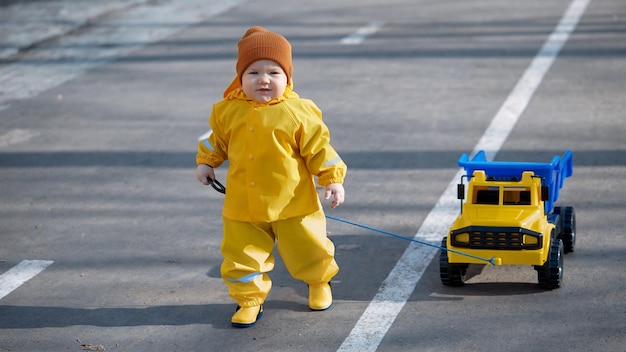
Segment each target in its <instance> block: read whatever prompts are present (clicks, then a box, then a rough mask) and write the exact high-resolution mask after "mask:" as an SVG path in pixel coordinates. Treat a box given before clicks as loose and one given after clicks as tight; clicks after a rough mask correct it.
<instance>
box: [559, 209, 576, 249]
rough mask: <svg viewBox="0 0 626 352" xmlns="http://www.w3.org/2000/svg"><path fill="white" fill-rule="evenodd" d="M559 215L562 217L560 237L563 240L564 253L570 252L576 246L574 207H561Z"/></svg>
mask: <svg viewBox="0 0 626 352" xmlns="http://www.w3.org/2000/svg"><path fill="white" fill-rule="evenodd" d="M561 217H562V219H563V222H562V224H563V233H562V235H561V239H562V240H563V247H564V250H565V253H570V252H573V251H574V247H575V246H576V213H575V212H574V207H564V208H563V209H561Z"/></svg>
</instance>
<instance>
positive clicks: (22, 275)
mask: <svg viewBox="0 0 626 352" xmlns="http://www.w3.org/2000/svg"><path fill="white" fill-rule="evenodd" d="M52 263H53V262H52V261H51V260H22V261H21V262H20V263H19V264H17V265H16V266H14V267H12V268H11V269H9V271H7V272H6V273H4V274H2V275H0V299H2V298H4V297H5V296H6V295H8V294H9V293H11V292H13V291H14V290H15V289H17V288H18V287H20V286H21V285H22V284H23V283H25V282H26V281H28V280H30V279H32V278H33V277H35V276H37V274H39V273H40V272H42V271H43V270H44V269H45V268H47V267H48V266H49V265H50V264H52Z"/></svg>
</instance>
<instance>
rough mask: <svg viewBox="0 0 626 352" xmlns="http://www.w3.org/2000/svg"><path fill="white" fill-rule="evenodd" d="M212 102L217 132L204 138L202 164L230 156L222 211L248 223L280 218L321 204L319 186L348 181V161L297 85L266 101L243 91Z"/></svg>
mask: <svg viewBox="0 0 626 352" xmlns="http://www.w3.org/2000/svg"><path fill="white" fill-rule="evenodd" d="M225 95H226V96H225V99H224V100H222V101H221V102H219V103H217V104H215V105H214V106H213V110H212V112H211V116H210V118H209V125H210V126H211V129H212V133H211V135H210V136H209V137H208V138H207V139H206V140H202V141H200V142H199V143H198V154H197V155H196V163H197V164H207V165H210V166H212V167H218V166H220V165H221V164H222V163H223V162H224V161H225V160H228V161H229V167H228V175H227V178H226V185H227V189H228V191H227V192H226V198H225V200H224V208H223V212H222V215H223V216H224V217H226V218H229V219H232V220H236V221H243V222H273V221H276V220H283V219H288V218H293V217H296V216H302V215H306V214H310V213H313V212H315V211H317V210H320V209H321V208H322V206H321V203H320V200H319V196H318V194H317V190H316V188H315V183H314V176H317V177H318V184H319V185H320V186H326V185H328V184H331V183H343V181H344V178H345V175H346V171H347V166H346V164H345V163H344V162H343V161H342V160H341V158H340V156H339V155H338V154H337V152H336V151H335V150H334V149H333V147H332V146H331V145H330V132H329V130H328V128H327V127H326V125H325V124H324V123H323V122H322V113H321V111H320V110H319V108H318V107H317V106H316V105H315V103H313V102H312V101H311V100H308V99H303V98H300V97H299V96H298V94H296V93H295V92H294V91H293V90H292V88H291V85H289V86H288V87H287V89H286V90H285V93H284V94H283V95H282V96H281V97H280V98H278V99H275V100H272V101H270V102H269V103H266V104H261V103H258V102H256V101H254V100H253V99H251V98H249V97H248V96H247V95H245V94H244V93H243V91H242V90H240V89H236V90H232V91H230V92H228V91H227V92H226V93H225Z"/></svg>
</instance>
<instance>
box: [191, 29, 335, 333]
mask: <svg viewBox="0 0 626 352" xmlns="http://www.w3.org/2000/svg"><path fill="white" fill-rule="evenodd" d="M238 49H239V51H238V59H237V64H236V71H237V77H235V79H234V80H233V82H232V83H231V84H230V86H229V87H228V88H227V89H226V91H225V92H224V99H223V100H222V101H221V102H218V103H216V104H215V105H214V106H213V110H212V112H211V116H210V118H209V124H210V126H211V130H212V133H211V134H210V135H209V137H208V138H207V139H205V140H202V141H200V142H199V143H198V154H197V156H196V163H197V165H198V166H197V169H196V177H197V178H198V180H199V181H200V182H202V183H203V184H205V185H208V184H210V180H214V179H215V173H214V170H213V168H214V167H219V166H220V165H221V164H222V163H223V162H224V161H225V160H228V161H229V167H228V173H227V177H226V182H227V183H226V184H227V187H228V191H227V192H226V198H225V200H224V208H223V211H222V218H223V223H224V238H223V240H222V255H223V256H224V261H223V262H222V266H221V273H222V278H223V280H224V282H225V283H226V285H227V286H228V291H229V294H230V296H231V298H232V299H233V300H235V301H236V302H237V311H236V312H235V314H234V315H233V317H232V319H231V323H232V325H233V326H235V327H250V326H253V325H254V324H255V323H256V322H257V320H258V319H259V318H260V317H261V316H262V314H263V303H264V302H265V299H266V297H267V295H268V293H269V291H270V289H271V286H272V282H271V280H270V277H269V276H268V274H267V273H268V272H269V271H271V270H272V269H273V267H274V258H273V255H272V250H273V248H274V245H275V244H277V249H278V253H279V254H280V256H281V258H282V259H283V262H284V263H285V266H286V268H287V270H288V271H289V273H290V274H291V275H292V276H293V277H294V278H295V279H298V280H302V281H304V282H305V283H307V284H308V286H309V307H310V309H311V310H326V309H328V308H329V307H330V305H331V304H332V292H331V288H330V280H331V278H333V276H335V275H336V274H337V272H338V271H339V268H338V266H337V263H336V262H335V259H334V252H335V247H334V245H333V243H332V242H331V241H330V239H328V237H327V236H326V218H325V216H324V212H323V209H322V205H321V202H320V198H319V196H318V193H317V189H316V187H315V177H317V179H318V181H317V182H318V184H319V185H321V186H323V187H325V192H324V199H329V198H331V197H332V202H331V207H332V208H334V207H336V206H338V205H340V204H341V203H343V201H344V194H345V192H344V188H343V185H342V184H343V181H344V177H345V175H346V170H347V167H346V164H345V163H344V162H343V161H342V159H341V158H340V157H339V155H338V154H337V152H336V151H335V150H334V149H333V147H332V146H331V145H330V132H329V130H328V128H327V126H326V125H325V124H324V123H323V122H322V114H321V112H320V110H319V109H318V107H317V106H316V105H315V104H314V103H313V102H312V101H311V100H308V99H303V98H300V97H299V96H298V94H296V93H295V92H294V91H293V89H292V88H293V82H292V79H291V75H292V73H293V65H292V59H291V45H290V44H289V42H288V41H287V40H286V39H285V38H284V37H283V36H282V35H280V34H278V33H275V32H271V31H268V30H266V29H265V28H263V27H258V26H257V27H252V28H250V29H248V31H247V32H246V33H245V34H244V36H243V37H242V38H241V40H240V41H239V43H238Z"/></svg>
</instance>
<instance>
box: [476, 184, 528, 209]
mask: <svg viewBox="0 0 626 352" xmlns="http://www.w3.org/2000/svg"><path fill="white" fill-rule="evenodd" d="M474 192H475V193H474V204H486V205H499V204H500V187H494V186H490V187H475V189H474ZM502 204H503V205H530V189H529V188H527V187H517V186H506V187H503V189H502Z"/></svg>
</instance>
